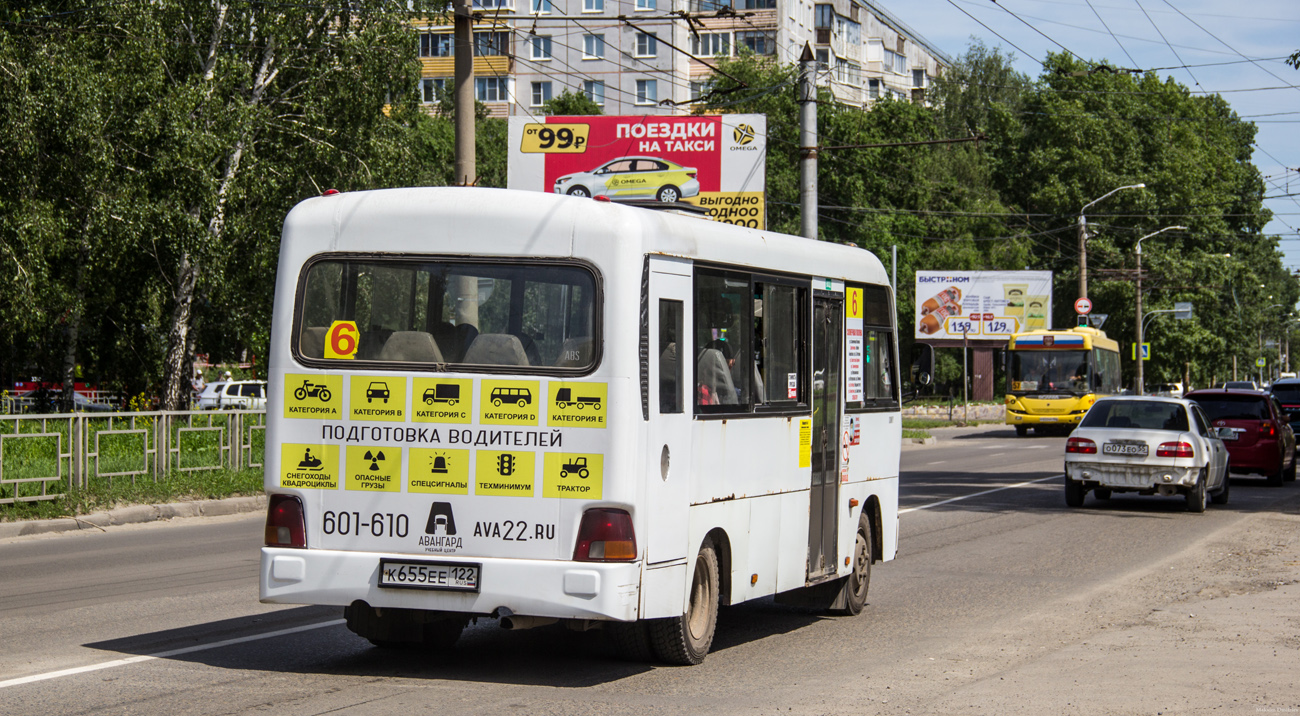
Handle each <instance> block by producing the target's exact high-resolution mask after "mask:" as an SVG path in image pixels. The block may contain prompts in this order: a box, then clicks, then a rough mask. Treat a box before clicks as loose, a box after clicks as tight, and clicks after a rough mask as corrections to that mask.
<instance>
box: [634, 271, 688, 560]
mask: <svg viewBox="0 0 1300 716" xmlns="http://www.w3.org/2000/svg"><path fill="white" fill-rule="evenodd" d="M692 286H693V282H692V279H691V263H690V262H689V261H682V260H679V259H669V258H661V257H653V256H652V257H651V258H650V292H649V300H650V305H649V319H648V322H649V337H650V341H649V343H650V345H649V346H648V348H649V351H648V352H649V355H648V360H649V388H650V390H649V394H650V406H649V407H650V426H649V436H648V442H647V448H646V458H647V459H646V466H645V470H646V475H645V484H646V508H647V509H648V510H649V514H648V515H645V518H644V519H642V521H641V524H643V525H652V527H651V528H650V533H649V535H648V537H649V539H648V543H647V547H646V554H647V557H646V561H647V563H648V564H655V563H659V562H668V561H672V560H680V559H685V558H686V551H687V547H686V538H687V527H688V522H687V513H688V511H689V509H690V494H691V493H690V485H689V479H690V464H691V460H690V455H691V412H692V405H691V402H690V400H689V399H690V395H691V391H689V390H687V386H686V382H687V381H688V380H690V378H691V375H693V371H692V369H691V368H692V366H693V358H692V357H693V356H694V355H695V351H694V346H693V345H692V340H691V332H690V330H689V328H688V326H689V324H688V321H689V320H690V316H691V310H692V308H691V306H692V300H691V298H692Z"/></svg>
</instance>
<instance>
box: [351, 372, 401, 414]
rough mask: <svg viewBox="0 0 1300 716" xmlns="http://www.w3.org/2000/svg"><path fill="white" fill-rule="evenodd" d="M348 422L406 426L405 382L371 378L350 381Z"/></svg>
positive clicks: (357, 377) (360, 377)
mask: <svg viewBox="0 0 1300 716" xmlns="http://www.w3.org/2000/svg"><path fill="white" fill-rule="evenodd" d="M349 381H350V382H351V385H350V387H349V390H348V399H349V402H348V418H350V419H352V420H383V421H386V422H396V423H404V422H406V378H405V377H396V376H390V377H386V378H374V377H367V376H361V375H354V376H352V377H351V378H349Z"/></svg>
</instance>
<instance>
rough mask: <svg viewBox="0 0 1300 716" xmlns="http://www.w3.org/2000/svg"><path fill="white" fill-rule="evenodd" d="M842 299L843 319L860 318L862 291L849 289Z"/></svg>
mask: <svg viewBox="0 0 1300 716" xmlns="http://www.w3.org/2000/svg"><path fill="white" fill-rule="evenodd" d="M846 293H848V295H847V296H845V297H844V299H845V300H844V317H845V318H862V289H860V288H850V289H849V290H848V291H847V292H846Z"/></svg>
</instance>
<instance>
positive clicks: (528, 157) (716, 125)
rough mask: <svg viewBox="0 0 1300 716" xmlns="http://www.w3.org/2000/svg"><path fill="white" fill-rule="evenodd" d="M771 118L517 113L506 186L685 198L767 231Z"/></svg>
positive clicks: (617, 197)
mask: <svg viewBox="0 0 1300 716" xmlns="http://www.w3.org/2000/svg"><path fill="white" fill-rule="evenodd" d="M766 157H767V118H766V116H764V115H761V114H732V115H706V116H683V117H665V116H620V117H605V116H590V117H511V118H510V153H509V166H508V169H507V182H506V186H507V188H510V189H524V190H529V191H545V192H553V193H556V194H565V195H568V196H577V197H597V196H604V197H608V198H609V199H611V200H613V201H664V202H675V201H683V202H686V203H689V204H694V205H696V206H701V207H705V208H707V209H708V210H709V214H710V216H712V217H713V218H714V219H715V220H718V221H724V222H726V223H729V224H739V225H742V226H748V227H750V228H757V229H762V228H766V216H765V206H764V203H765V189H766V184H765V168H766V164H765V162H766Z"/></svg>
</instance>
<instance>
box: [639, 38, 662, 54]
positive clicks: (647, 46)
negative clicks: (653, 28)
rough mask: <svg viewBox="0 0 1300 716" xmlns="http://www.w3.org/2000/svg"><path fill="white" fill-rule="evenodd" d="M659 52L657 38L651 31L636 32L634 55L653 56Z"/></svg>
mask: <svg viewBox="0 0 1300 716" xmlns="http://www.w3.org/2000/svg"><path fill="white" fill-rule="evenodd" d="M658 54H659V39H658V38H656V37H655V34H654V33H653V32H638V33H637V34H636V56H637V57H654V56H656V55H658Z"/></svg>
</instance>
